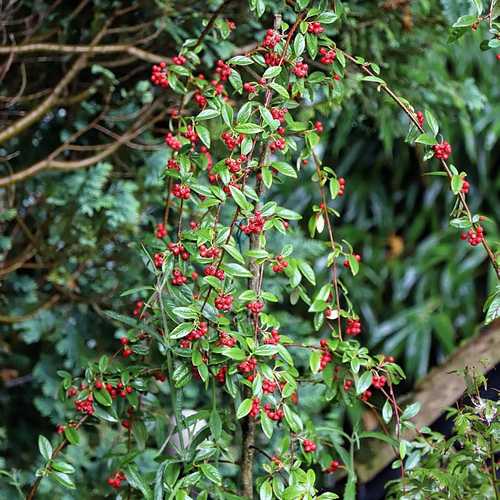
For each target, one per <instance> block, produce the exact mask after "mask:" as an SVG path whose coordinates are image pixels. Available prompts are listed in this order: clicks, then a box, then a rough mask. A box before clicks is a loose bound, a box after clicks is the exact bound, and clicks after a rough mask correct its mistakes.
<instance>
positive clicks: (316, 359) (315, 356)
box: [309, 349, 321, 373]
mask: <svg viewBox="0 0 500 500" xmlns="http://www.w3.org/2000/svg"><path fill="white" fill-rule="evenodd" d="M320 362H321V351H320V350H318V349H314V350H313V351H312V352H311V354H310V356H309V367H310V368H311V371H312V372H313V373H318V372H319V368H320Z"/></svg>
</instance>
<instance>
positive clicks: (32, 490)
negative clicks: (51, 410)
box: [26, 415, 89, 500]
mask: <svg viewBox="0 0 500 500" xmlns="http://www.w3.org/2000/svg"><path fill="white" fill-rule="evenodd" d="M88 417H89V416H88V415H84V416H83V417H82V418H81V419H80V420H79V421H78V422H77V423H76V425H75V427H74V429H76V430H78V429H79V428H80V427H81V426H82V425H83V423H84V422H85V420H87V418H88ZM68 444H69V441H68V440H67V439H63V440H62V441H61V442H60V443H59V445H58V446H57V447H56V448H54V451H53V452H52V455H51V456H50V460H54V459H55V458H56V457H57V456H58V455H59V453H61V451H62V450H63V449H64V448H65V447H66V446H67V445H68ZM42 479H43V476H39V477H37V479H36V481H35V482H34V483H33V484H32V485H31V488H30V490H29V491H28V493H27V495H26V500H33V498H35V495H36V492H37V491H38V487H39V486H40V483H41V481H42Z"/></svg>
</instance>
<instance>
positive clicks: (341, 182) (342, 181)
mask: <svg viewBox="0 0 500 500" xmlns="http://www.w3.org/2000/svg"><path fill="white" fill-rule="evenodd" d="M344 193H345V179H344V178H343V177H339V192H338V196H344Z"/></svg>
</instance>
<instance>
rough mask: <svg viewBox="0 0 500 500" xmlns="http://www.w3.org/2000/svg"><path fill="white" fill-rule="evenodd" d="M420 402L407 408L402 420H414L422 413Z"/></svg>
mask: <svg viewBox="0 0 500 500" xmlns="http://www.w3.org/2000/svg"><path fill="white" fill-rule="evenodd" d="M420 406H421V404H420V402H419V401H416V402H415V403H412V404H411V405H409V406H407V407H406V408H405V409H404V411H403V414H402V415H401V420H408V419H410V418H413V417H414V416H415V415H416V414H417V413H418V412H419V411H420Z"/></svg>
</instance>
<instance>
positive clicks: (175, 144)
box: [165, 132, 182, 151]
mask: <svg viewBox="0 0 500 500" xmlns="http://www.w3.org/2000/svg"><path fill="white" fill-rule="evenodd" d="M165 144H166V145H167V146H168V147H169V148H171V149H173V150H174V151H179V150H180V149H181V148H182V144H181V141H179V139H177V137H174V136H173V135H172V132H169V133H168V134H167V135H166V136H165Z"/></svg>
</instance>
